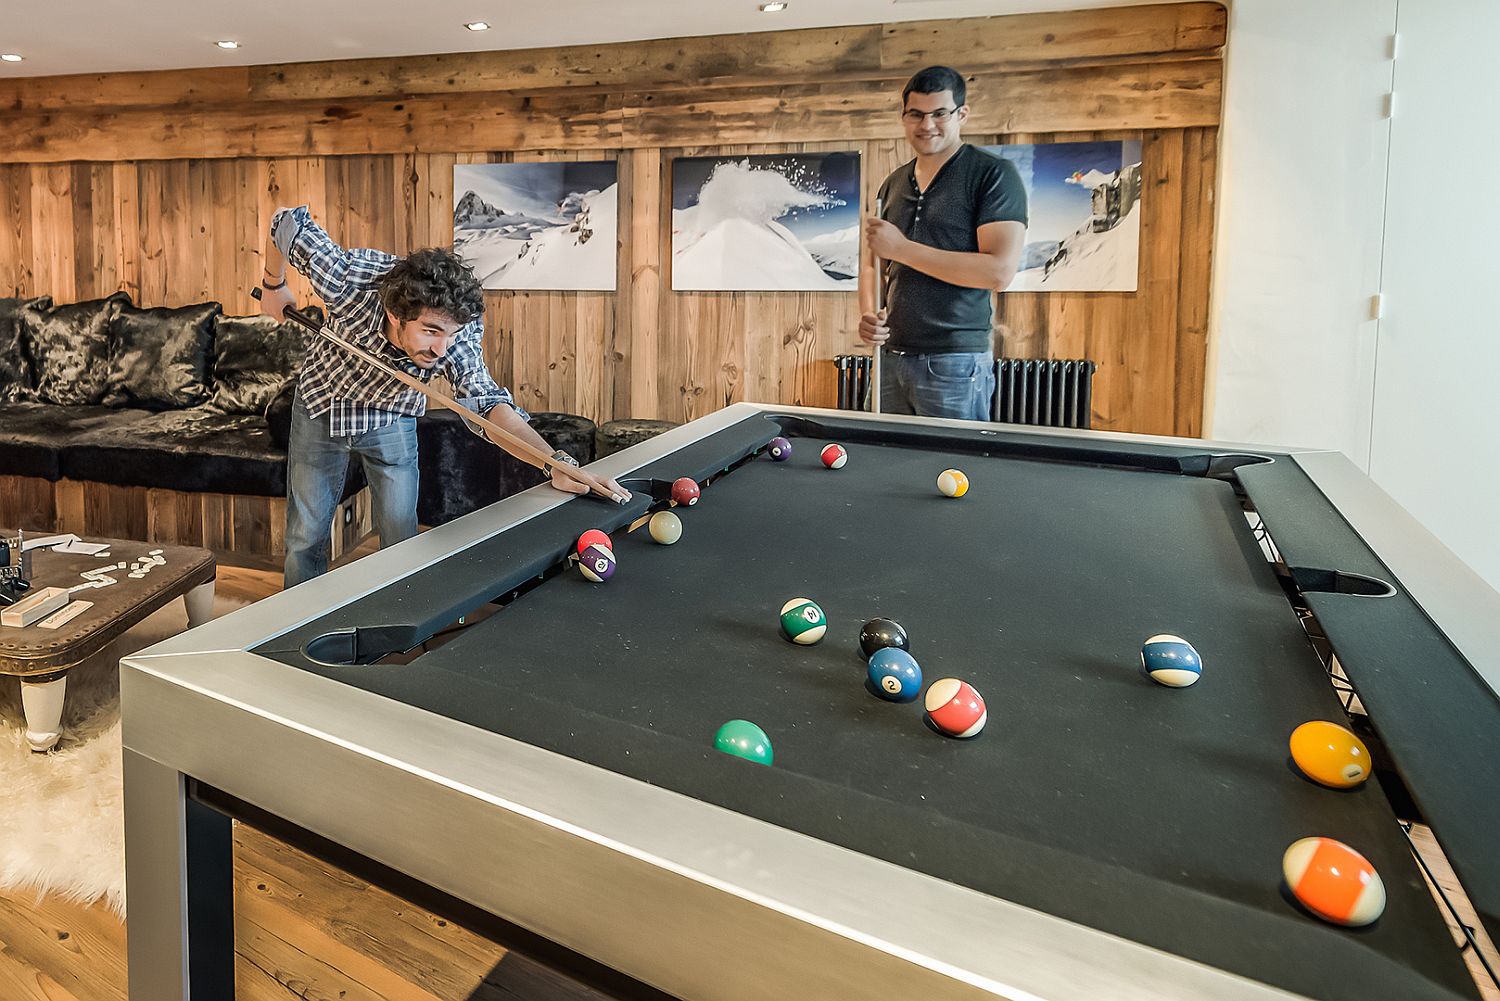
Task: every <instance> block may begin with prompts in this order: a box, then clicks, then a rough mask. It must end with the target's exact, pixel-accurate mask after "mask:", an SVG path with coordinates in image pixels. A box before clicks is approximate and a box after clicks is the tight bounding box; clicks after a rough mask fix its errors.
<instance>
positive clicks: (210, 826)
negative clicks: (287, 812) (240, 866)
mask: <svg viewBox="0 0 1500 1001" xmlns="http://www.w3.org/2000/svg"><path fill="white" fill-rule="evenodd" d="M124 771H125V882H126V890H127V898H126V911H127V912H126V921H127V922H128V924H129V928H130V934H129V935H127V936H126V949H127V974H128V976H129V996H130V997H131V998H149V999H151V1001H221V999H223V1001H233V998H234V843H233V838H234V833H233V826H232V825H233V822H232V821H231V820H230V819H229V817H227V816H225V815H224V814H222V813H219V812H218V811H216V810H214V809H212V808H211V807H208V806H205V805H203V804H202V803H199V802H198V801H197V800H195V799H193V798H191V797H190V796H188V794H187V783H188V779H187V776H185V775H183V774H182V773H181V772H178V771H176V770H174V769H172V768H169V767H167V766H165V765H161V764H158V763H157V762H155V761H153V760H151V759H150V758H147V757H145V756H144V755H141V754H139V753H137V752H135V751H132V750H130V749H129V748H126V749H125V752H124Z"/></svg>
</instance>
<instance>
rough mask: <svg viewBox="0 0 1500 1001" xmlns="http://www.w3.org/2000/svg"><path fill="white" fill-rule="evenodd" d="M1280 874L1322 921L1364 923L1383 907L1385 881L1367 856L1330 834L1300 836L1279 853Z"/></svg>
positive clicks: (1293, 893) (1302, 902)
mask: <svg viewBox="0 0 1500 1001" xmlns="http://www.w3.org/2000/svg"><path fill="white" fill-rule="evenodd" d="M1281 875H1282V877H1283V878H1285V879H1286V885H1287V888H1288V889H1290V890H1291V891H1292V896H1294V897H1296V898H1297V901H1298V903H1300V904H1301V905H1302V906H1303V907H1306V908H1307V909H1308V910H1310V911H1312V912H1313V913H1314V914H1316V915H1317V916H1318V917H1320V918H1322V919H1323V920H1324V921H1328V922H1331V923H1332V924H1336V925H1345V926H1349V927H1355V926H1358V925H1367V924H1369V923H1370V922H1372V921H1374V920H1375V919H1376V918H1378V917H1380V914H1381V912H1382V911H1384V910H1385V884H1384V883H1382V882H1381V881H1380V874H1379V873H1377V872H1376V871H1375V867H1374V866H1373V865H1371V864H1370V860H1369V859H1367V858H1365V857H1364V856H1363V855H1361V854H1360V853H1359V852H1357V851H1355V850H1354V849H1353V848H1350V847H1349V846H1348V845H1346V844H1344V843H1343V842H1342V841H1335V840H1334V839H1333V838H1303V839H1302V840H1301V841H1294V842H1292V845H1291V847H1289V848H1288V849H1287V850H1286V853H1285V854H1284V855H1282V856H1281Z"/></svg>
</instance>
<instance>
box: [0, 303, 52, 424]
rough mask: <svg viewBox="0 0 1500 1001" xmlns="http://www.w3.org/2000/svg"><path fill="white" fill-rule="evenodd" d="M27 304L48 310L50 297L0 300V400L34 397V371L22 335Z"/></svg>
mask: <svg viewBox="0 0 1500 1001" xmlns="http://www.w3.org/2000/svg"><path fill="white" fill-rule="evenodd" d="M27 306H33V307H35V308H37V309H49V308H51V306H52V300H51V298H49V297H48V296H40V297H39V298H36V299H0V403H13V402H16V401H18V400H34V399H36V371H35V369H34V368H33V367H32V364H31V352H30V350H29V349H28V348H27V347H26V341H25V338H24V337H23V336H22V325H23V323H24V319H23V317H24V311H25V309H26V307H27Z"/></svg>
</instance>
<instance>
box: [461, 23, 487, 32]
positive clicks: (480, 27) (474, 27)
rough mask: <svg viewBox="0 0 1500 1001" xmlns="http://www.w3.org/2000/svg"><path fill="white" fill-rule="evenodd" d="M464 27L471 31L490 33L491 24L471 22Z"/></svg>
mask: <svg viewBox="0 0 1500 1001" xmlns="http://www.w3.org/2000/svg"><path fill="white" fill-rule="evenodd" d="M464 27H465V28H468V29H469V30H470V31H489V30H490V23H489V22H488V21H470V22H469V23H468V24H466V25H464Z"/></svg>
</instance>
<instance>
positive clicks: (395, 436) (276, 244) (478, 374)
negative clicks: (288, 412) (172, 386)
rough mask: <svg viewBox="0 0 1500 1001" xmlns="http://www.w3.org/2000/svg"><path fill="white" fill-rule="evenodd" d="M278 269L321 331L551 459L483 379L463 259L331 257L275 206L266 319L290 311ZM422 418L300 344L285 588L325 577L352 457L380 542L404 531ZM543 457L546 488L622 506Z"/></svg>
mask: <svg viewBox="0 0 1500 1001" xmlns="http://www.w3.org/2000/svg"><path fill="white" fill-rule="evenodd" d="M288 262H290V263H291V265H292V267H294V268H296V269H297V271H298V272H300V273H301V274H302V275H304V276H305V277H306V278H307V279H308V280H309V281H310V282H312V287H313V291H314V292H316V293H317V295H318V296H319V297H320V298H321V299H322V300H323V302H324V303H325V304H326V306H327V307H328V308H327V314H328V321H327V326H328V329H329V331H330V332H331V333H333V334H335V335H337V336H338V337H340V338H342V339H344V340H346V341H349V342H350V343H352V344H355V345H357V346H359V347H362V348H364V349H365V350H366V351H369V352H371V353H372V354H375V355H376V356H378V357H380V358H383V359H384V360H386V361H387V362H389V363H390V364H391V365H392V366H393V367H395V368H398V369H400V370H401V371H403V372H405V373H407V374H408V375H412V376H415V377H416V378H419V379H421V380H423V381H424V382H425V381H428V380H429V379H431V378H432V376H434V375H442V376H444V377H445V378H446V379H447V380H448V383H449V385H451V386H452V387H453V396H454V398H455V400H456V401H457V402H458V403H459V404H461V405H462V406H465V407H467V408H468V409H469V410H471V411H473V412H474V413H477V414H481V415H483V416H485V417H487V418H488V419H489V420H490V421H492V422H494V423H495V424H496V425H498V426H499V427H501V428H502V429H504V430H506V431H509V432H510V433H511V434H512V435H514V436H515V437H517V438H519V439H520V440H521V441H523V442H525V443H527V444H529V445H531V446H532V447H534V448H537V449H540V450H541V451H543V452H552V447H551V446H550V445H548V444H547V442H546V441H544V440H543V439H542V437H541V436H540V435H538V434H537V433H536V432H535V431H533V430H532V429H531V426H530V425H529V424H527V423H526V419H527V414H526V412H525V411H523V410H521V408H520V407H518V406H516V403H515V401H514V400H513V399H512V398H511V395H510V392H509V391H508V390H505V389H502V388H501V387H500V386H498V385H496V384H495V380H494V379H493V378H492V377H491V376H490V373H489V370H488V369H487V368H485V365H484V353H483V339H484V322H483V316H484V292H483V289H482V288H481V287H480V284H479V281H478V280H477V279H476V278H475V277H474V272H473V271H472V270H471V269H470V268H469V266H468V265H466V264H464V263H463V261H461V260H459V259H458V258H457V257H455V256H454V255H453V254H451V253H449V252H448V251H446V250H436V249H434V250H419V251H417V252H415V253H413V254H411V255H410V256H408V257H404V258H401V257H396V256H394V255H392V254H387V253H384V252H382V251H379V250H345V249H344V248H343V247H340V246H339V245H338V244H337V243H335V242H334V241H333V240H332V239H331V238H330V237H329V236H328V234H327V233H325V232H324V231H323V229H322V227H320V226H319V225H318V224H317V223H315V222H313V220H312V217H311V216H310V215H309V214H308V210H307V207H306V206H305V205H304V206H301V207H299V208H295V209H286V208H284V209H280V210H278V211H277V213H276V215H275V216H274V217H273V218H272V220H271V232H270V239H269V240H268V241H267V243H266V251H265V269H266V274H265V279H264V280H263V281H262V282H261V288H262V290H263V292H262V295H263V298H262V299H261V311H262V312H264V313H265V314H266V315H268V316H270V317H272V318H274V319H275V320H277V321H278V322H279V321H281V320H282V319H283V318H284V315H285V314H284V310H285V309H286V308H287V307H288V306H293V305H295V299H294V298H293V296H292V294H291V292H290V291H288V290H287V288H286V265H287V263H288ZM426 409H427V398H426V397H425V396H423V395H422V394H421V393H419V392H417V391H416V390H415V389H412V388H410V387H409V386H406V385H404V384H403V383H401V382H400V381H399V380H397V379H395V378H393V377H392V376H390V375H389V374H387V373H385V372H382V371H380V370H378V369H376V368H375V367H374V366H372V365H370V364H369V363H367V362H365V361H362V360H361V359H359V358H356V357H355V356H354V355H352V354H350V353H349V352H347V351H345V350H344V349H343V348H340V347H338V346H336V345H334V344H331V343H329V342H328V341H327V340H325V339H323V338H321V337H315V338H312V339H311V341H310V342H309V346H308V351H307V358H306V360H305V361H304V363H303V366H302V373H301V375H300V376H299V377H298V380H297V394H296V401H295V403H294V404H293V406H292V435H291V442H290V444H289V446H288V449H287V505H286V569H285V585H286V586H287V587H292V586H293V585H295V584H299V583H301V582H302V581H304V580H308V579H310V578H313V577H316V576H318V575H319V574H321V573H324V572H325V571H327V569H328V551H329V542H330V538H329V536H330V532H331V524H332V521H333V513H334V510H335V508H336V507H337V506H338V501H339V494H340V492H341V491H342V490H343V486H344V477H345V475H346V474H347V472H348V467H349V460H350V457H351V456H352V455H357V456H359V459H360V461H361V463H363V465H364V470H365V478H366V479H367V480H368V481H369V483H370V494H371V498H372V500H373V502H374V512H373V513H374V519H375V529H376V531H378V532H379V533H380V544H381V545H382V546H387V545H391V544H392V543H396V542H400V541H401V540H402V539H409V538H411V537H412V536H413V535H416V534H417V422H416V419H417V417H419V416H421V415H422V414H423V413H425V412H426ZM470 427H471V428H474V429H475V431H476V433H481V432H480V431H479V429H478V428H477V427H476V426H475V425H472V424H471V425H470ZM496 444H499V445H500V446H501V447H502V448H504V447H506V446H505V445H504V443H500V442H497V443H496ZM553 458H554V459H556V460H557V462H556V463H554V464H552V465H550V466H548V467H547V471H548V475H549V476H550V477H551V479H552V485H553V486H554V487H555V488H557V489H558V490H562V491H564V492H566V493H574V494H581V493H587V492H588V491H589V490H590V489H592V488H600V489H603V490H606V491H607V492H608V493H611V494H614V495H615V496H616V497H617V498H619V499H621V501H622V502H623V500H626V499H629V497H630V495H629V493H627V492H626V491H625V490H624V489H623V488H622V487H621V486H620V485H619V484H618V483H615V482H614V481H613V480H609V479H601V478H599V477H596V476H594V475H592V474H590V473H588V472H586V471H584V470H581V469H578V468H576V466H577V463H576V462H574V461H573V460H572V458H571V457H570V456H568V455H567V453H565V452H561V451H558V452H553ZM528 461H529V460H528Z"/></svg>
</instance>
